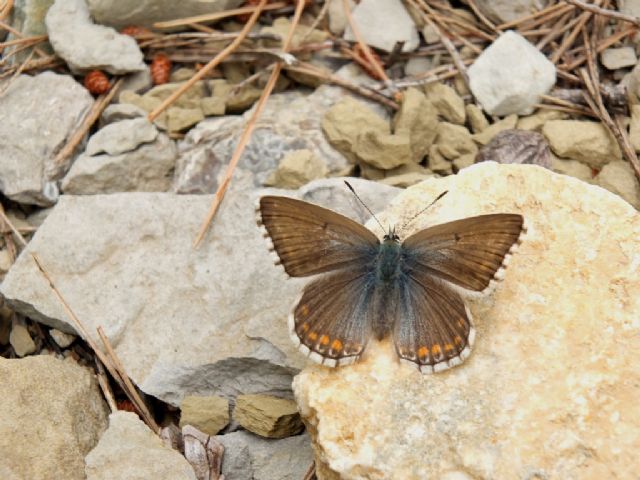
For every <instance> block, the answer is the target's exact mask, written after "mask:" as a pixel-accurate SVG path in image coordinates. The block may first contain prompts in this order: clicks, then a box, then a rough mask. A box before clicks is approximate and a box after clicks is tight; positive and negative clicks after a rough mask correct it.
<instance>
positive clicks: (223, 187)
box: [193, 0, 305, 248]
mask: <svg viewBox="0 0 640 480" xmlns="http://www.w3.org/2000/svg"><path fill="white" fill-rule="evenodd" d="M264 3H265V0H262V1H261V2H260V5H264ZM304 7H305V0H297V4H296V11H295V13H294V15H293V19H292V20H291V27H290V28H289V32H288V33H287V38H286V39H285V41H284V44H283V46H282V51H283V52H284V53H286V52H288V51H289V48H290V46H291V41H292V39H293V34H294V33H295V30H296V27H297V26H298V23H299V22H300V17H301V16H302V12H303V11H304ZM258 14H259V11H256V12H254V14H253V16H252V18H253V17H254V16H255V17H256V19H257V16H258ZM254 20H255V19H254ZM281 70H282V62H278V63H277V64H276V65H275V66H274V68H273V71H272V72H271V76H270V77H269V80H268V81H267V84H266V85H265V87H264V90H263V91H262V95H260V99H259V100H258V102H257V103H256V106H255V110H254V111H253V114H252V115H251V118H250V119H249V121H248V122H247V125H246V126H245V129H244V131H243V132H242V135H241V136H240V140H239V141H238V145H237V146H236V148H235V150H234V151H233V155H232V156H231V160H229V166H228V167H227V170H226V172H225V174H224V179H223V180H222V182H221V183H220V187H218V190H217V191H216V193H215V196H214V197H213V202H211V206H210V207H209V212H208V213H207V217H206V218H205V221H204V222H203V223H202V225H201V226H200V230H199V231H198V235H197V236H196V239H195V241H194V242H193V248H198V246H199V245H200V243H201V242H202V240H203V239H204V236H205V235H206V233H207V231H208V230H209V225H211V222H212V221H213V217H214V216H215V214H216V212H217V211H218V207H219V206H220V203H221V202H222V199H223V198H224V194H225V193H226V191H227V188H229V184H230V183H231V178H232V177H233V172H234V170H235V169H236V166H237V165H238V161H239V160H240V157H241V156H242V153H243V152H244V149H245V147H246V146H247V143H249V140H250V139H251V133H252V132H253V129H254V127H255V124H256V121H257V120H258V117H259V116H260V114H261V113H262V110H264V106H265V104H266V102H267V98H269V95H271V92H272V91H273V89H274V87H275V86H276V81H277V80H278V77H279V76H280V71H281Z"/></svg>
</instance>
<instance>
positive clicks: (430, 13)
mask: <svg viewBox="0 0 640 480" xmlns="http://www.w3.org/2000/svg"><path fill="white" fill-rule="evenodd" d="M408 1H411V3H412V4H413V5H414V7H415V5H416V2H420V7H421V8H422V9H423V10H424V12H423V13H425V14H426V16H425V17H424V19H425V21H426V22H427V23H429V24H430V25H432V26H433V28H434V29H435V30H436V33H437V34H438V36H439V37H440V42H441V43H442V45H444V47H445V48H446V49H447V51H448V52H449V54H450V55H457V54H458V53H457V50H456V48H455V46H454V45H453V42H452V41H451V40H450V39H449V36H451V37H453V38H454V39H456V40H458V41H460V42H461V43H462V44H464V45H465V46H466V47H467V48H469V49H471V50H472V51H473V52H475V53H476V54H477V55H480V53H482V49H481V48H479V47H477V46H476V45H474V44H473V43H472V42H470V41H469V40H467V39H466V38H465V37H463V36H462V35H458V33H457V32H456V31H455V30H452V29H449V28H448V27H447V25H446V22H445V21H444V18H443V17H441V16H440V15H438V14H437V13H436V12H435V11H434V10H433V9H432V8H431V7H430V6H429V4H428V3H427V2H426V1H425V0H408ZM416 8H417V7H416ZM418 11H419V10H418ZM427 19H428V20H427ZM429 20H431V22H433V23H430V22H429ZM443 31H444V32H446V33H448V34H449V36H447V35H444V34H443V33H442V32H443ZM452 52H455V54H454V53H452Z"/></svg>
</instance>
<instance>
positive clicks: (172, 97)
mask: <svg viewBox="0 0 640 480" xmlns="http://www.w3.org/2000/svg"><path fill="white" fill-rule="evenodd" d="M266 4H267V0H260V3H259V4H258V6H257V7H256V8H255V9H253V13H252V14H251V17H250V18H249V20H247V23H245V25H244V27H243V28H242V30H241V31H240V34H239V35H238V36H237V37H236V38H235V39H234V40H233V42H231V43H230V44H229V46H228V47H226V48H225V49H224V50H222V51H221V52H220V53H219V54H218V55H216V56H215V57H214V58H213V59H212V60H211V61H210V62H209V63H207V64H206V65H205V66H204V67H202V68H201V69H200V70H199V71H197V72H196V73H195V75H193V77H191V78H190V79H189V80H187V81H186V82H184V83H183V84H182V86H181V87H180V88H178V89H177V90H176V91H175V92H173V93H172V94H171V95H169V96H168V97H167V98H166V99H165V101H164V102H162V103H161V104H160V105H159V106H158V107H156V108H154V109H153V110H152V111H151V112H150V113H149V115H148V116H147V118H148V119H149V121H150V122H153V121H154V120H155V119H156V118H158V116H159V115H160V114H161V113H162V112H164V111H165V110H166V109H167V107H169V105H171V104H172V103H173V102H175V101H176V99H177V98H179V97H180V96H181V95H182V94H183V93H184V92H186V91H187V90H189V88H191V87H192V86H193V85H194V84H195V83H196V82H197V81H198V80H201V79H202V78H204V77H205V76H206V75H207V74H208V73H209V72H210V71H211V70H213V69H214V68H216V67H217V66H218V65H219V64H220V62H222V60H224V59H225V58H226V57H227V56H228V55H229V54H230V53H231V52H233V51H234V50H235V49H236V48H238V47H239V46H240V44H241V43H242V41H243V40H244V39H245V37H246V35H247V34H248V33H249V32H250V31H251V28H253V26H254V25H255V23H256V22H257V21H258V17H259V16H260V14H261V13H262V11H263V8H264V6H265V5H266ZM189 23H191V22H189Z"/></svg>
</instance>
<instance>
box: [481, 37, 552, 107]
mask: <svg viewBox="0 0 640 480" xmlns="http://www.w3.org/2000/svg"><path fill="white" fill-rule="evenodd" d="M505 65H508V67H509V68H505ZM555 82H556V67H555V66H554V64H553V63H551V62H550V61H549V60H548V59H547V57H546V56H545V55H544V54H542V53H541V52H540V51H539V50H538V49H537V48H536V47H535V46H534V45H532V44H531V43H529V41H528V40H527V39H526V38H524V37H522V36H521V35H519V34H518V33H516V32H513V31H511V30H509V31H507V32H505V33H503V34H502V35H500V37H498V39H497V40H495V41H494V42H493V43H492V44H491V45H490V46H489V47H487V48H486V49H485V50H484V51H483V52H482V53H481V54H480V56H479V57H478V58H477V59H476V60H475V62H473V65H471V67H469V86H470V88H471V91H472V92H473V95H474V96H475V97H476V99H477V100H478V102H479V103H480V104H481V105H482V108H483V109H484V110H485V111H486V112H487V113H489V114H490V115H498V116H504V115H510V114H513V113H516V114H518V115H529V114H530V113H532V112H533V110H534V105H535V104H536V103H538V102H539V101H540V95H543V94H546V93H548V92H549V91H550V90H551V87H553V85H554V84H555Z"/></svg>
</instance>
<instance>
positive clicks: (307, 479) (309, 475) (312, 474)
mask: <svg viewBox="0 0 640 480" xmlns="http://www.w3.org/2000/svg"><path fill="white" fill-rule="evenodd" d="M314 478H316V462H313V461H312V462H311V465H309V468H307V471H306V472H305V474H304V477H302V480H313V479H314Z"/></svg>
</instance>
